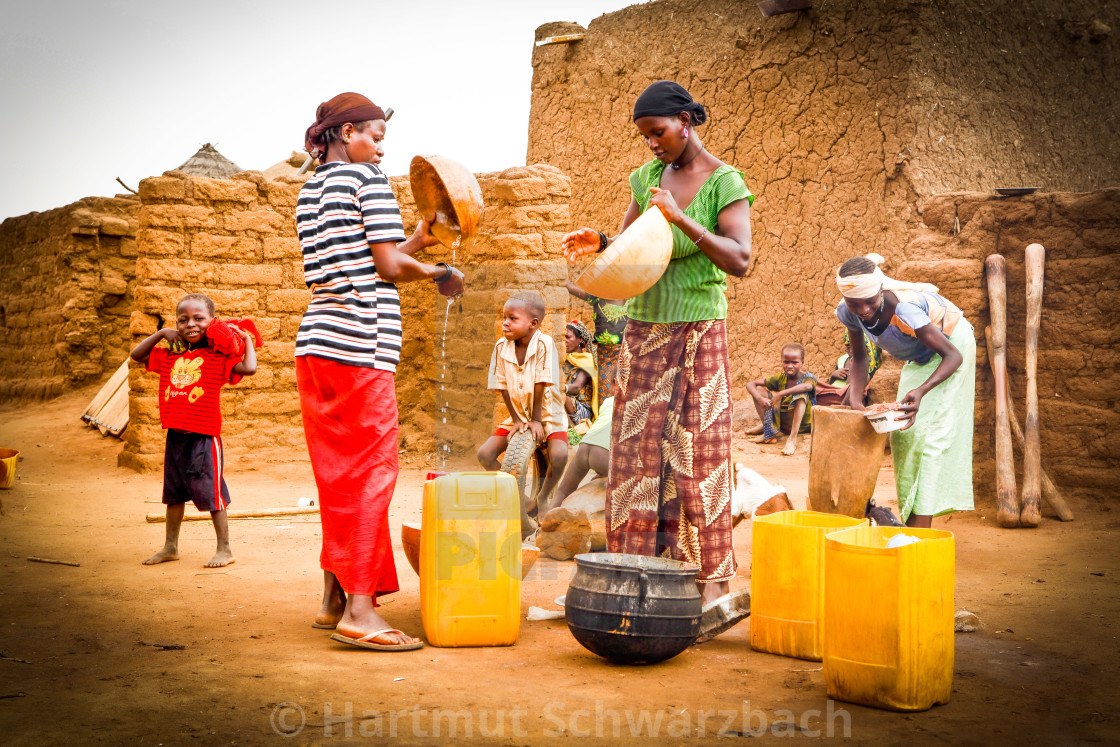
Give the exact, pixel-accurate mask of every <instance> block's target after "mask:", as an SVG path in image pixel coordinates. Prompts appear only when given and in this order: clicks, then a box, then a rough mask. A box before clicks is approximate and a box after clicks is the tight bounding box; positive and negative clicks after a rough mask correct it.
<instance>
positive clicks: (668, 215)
mask: <svg viewBox="0 0 1120 747" xmlns="http://www.w3.org/2000/svg"><path fill="white" fill-rule="evenodd" d="M649 191H650V194H652V195H653V196H652V197H651V198H650V199H649V206H650V207H654V206H657V207H658V208H660V210H661V213H662V215H664V216H665V220H667V221H669V222H670V223H672V224H674V225H679V224H680V222H681V221H683V220H684V211H683V210H681V208H680V206H679V205H677V201H676V199H674V197H673V193H672V192H670V191H669V190H667V189H659V188H658V187H651V188H650V190H649Z"/></svg>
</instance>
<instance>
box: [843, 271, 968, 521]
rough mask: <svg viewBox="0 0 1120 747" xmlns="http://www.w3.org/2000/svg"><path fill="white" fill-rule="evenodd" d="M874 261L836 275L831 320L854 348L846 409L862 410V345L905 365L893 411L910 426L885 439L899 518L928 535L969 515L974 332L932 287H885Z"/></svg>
mask: <svg viewBox="0 0 1120 747" xmlns="http://www.w3.org/2000/svg"><path fill="white" fill-rule="evenodd" d="M882 262H883V258H882V257H880V256H879V255H878V254H869V255H867V256H866V257H853V258H852V259H849V260H848V261H847V262H845V263H844V264H843V265H841V266H840V269H839V270H838V271H837V273H836V285H837V286H838V287H839V288H840V292H841V293H842V294H843V295H844V300H843V301H841V302H840V305H839V306H837V307H836V318H837V319H839V320H840V323H841V324H843V325H844V326H845V327H847V329H848V334H849V337H850V339H851V343H852V370H851V373H850V374H849V386H848V394H849V400H850V401H849V404H851V406H852V408H853V409H855V410H862V409H864V405H863V398H862V397H860V396H853V393H861V392H863V389H864V386H865V384H866V383H867V381H866V380H867V349H866V348H865V346H864V336H867V337H869V338H871V340H872V341H873V342H875V343H876V344H877V345H878V346H879V347H881V348H882V349H883V350H886V351H887V352H888V353H890V354H891V355H893V356H894V357H895V358H898V359H899V360H903V361H906V365H905V366H903V368H902V377H901V378H900V379H899V381H898V401H899V404H900V408H899V409H901V410H902V411H903V412H904V413H905V420H907V421H908V422H907V425H906V426H905V427H904V428H903V429H902V430H898V431H894V432H892V433H891V457H892V458H893V460H894V473H895V483H896V487H897V490H898V509H899V512H900V513H901V514H902V520H903V521H905V522H906V524H907V525H908V526H912V527H924V528H928V527H929V526H930V525H931V524H932V521H933V517H935V516H940V515H942V514H946V513H950V512H952V511H971V510H972V508H973V498H972V414H973V409H974V406H975V397H976V339H975V337H974V333H973V330H972V325H971V324H969V322H968V320H967V319H965V318H964V315H963V314H962V313H961V310H960V309H958V308H957V307H956V306H955V305H953V303H952V302H950V301H948V300H947V299H945V298H944V297H942V296H940V295H938V293H937V286H935V285H930V284H929V283H905V282H902V281H900V280H895V279H893V278H890V277H887V276H886V275H884V274H883V271H882V270H880V269H879V267H878V265H879V264H880V263H882Z"/></svg>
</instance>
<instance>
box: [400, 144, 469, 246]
mask: <svg viewBox="0 0 1120 747" xmlns="http://www.w3.org/2000/svg"><path fill="white" fill-rule="evenodd" d="M408 179H409V182H410V183H411V184H412V199H413V200H415V202H416V210H417V211H418V212H419V213H420V215H421V216H423V217H429V216H431V215H432V214H433V213H434V214H435V216H436V220H435V223H433V224H432V235H433V236H435V237H436V238H437V239H439V240H440V243H442V244H444V245H446V246H449V247H450V246H453V245H454V244H455V242H456V241H460V243H461V242H463V241H466V240H467V239H469V238H470V237H472V236H474V235H475V234H476V233H477V232H478V225H479V223H481V222H482V213H483V203H482V188H481V187H479V186H478V180H477V179H475V178H474V174H472V173H471V172H470V171H469V170H468V169H467V168H466V167H465V166H463V165H462V164H461V163H458V162H457V161H453V160H451V159H450V158H444V157H443V156H416V157H415V158H413V159H412V164H411V166H409V169H408Z"/></svg>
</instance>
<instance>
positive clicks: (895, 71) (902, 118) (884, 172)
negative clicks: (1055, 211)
mask: <svg viewBox="0 0 1120 747" xmlns="http://www.w3.org/2000/svg"><path fill="white" fill-rule="evenodd" d="M814 5H815V6H816V7H815V8H814V9H813V10H811V11H809V12H807V13H793V14H788V15H783V16H776V17H773V18H769V19H766V18H763V17H762V15H761V13H760V12H759V10H758V8H757V5H756V4H755V3H753V2H738V1H737V0H735V1H733V0H700V1H699V2H686V1H685V0H658V1H657V2H651V3H645V4H641V5H634V6H631V7H629V8H626V9H624V10H621V11H618V12H616V13H611V14H608V15H604V16H601V17H599V18H597V19H595V20H594V21H592V22H591V23H590V24H589V26H588V28H587V30H586V31H587V36H586V38H584V39H583V40H582V41H579V42H575V43H572V44H556V45H546V46H542V47H538V48H535V49H534V51H533V68H534V73H533V98H532V108H531V112H530V120H529V147H528V161H529V162H530V163H534V162H547V163H552V164H555V165H556V166H559V167H560V168H561V169H562V170H563V171H564V172H565V173H567V174H568V175H569V176H570V177H571V178H572V204H571V209H572V218H573V223H574V225H576V226H579V225H589V226H593V227H595V228H602V229H604V230H607V231H615V230H617V227H618V226H619V223H620V222H621V219H622V215H623V213H624V211H625V209H626V205H627V202H628V199H629V191H628V188H627V184H626V178H627V175H628V174H629V172H630V171H631V170H633V169H634V168H636V167H637V166H639V165H640V164H642V163H644V162H645V161H647V160H649V158H650V157H651V156H650V153H649V150H648V149H647V148H646V147H645V145H644V143H643V142H642V141H641V140H640V139H639V137H638V136H637V132H636V130H635V129H634V128H633V125H632V123H631V122H630V114H631V111H632V107H633V103H634V100H635V99H636V98H637V96H638V94H639V93H640V92H641V91H642V89H643V88H644V87H645V86H646V85H648V84H649V83H650V82H652V81H654V80H657V79H659V78H670V79H673V80H677V81H678V82H680V83H681V84H683V85H684V86H685V87H686V88H688V89H689V90H690V91H691V93H692V94H693V96H694V97H695V98H696V99H697V100H698V101H700V102H701V103H703V104H704V105H705V106H707V107H708V110H709V121H708V122H707V123H706V124H705V125H703V126H701V127H700V128H698V133H699V135H700V136H701V137H702V138H703V141H704V143H705V145H706V147H707V148H708V149H709V150H710V151H711V152H712V153H714V154H715V155H716V156H717V157H719V158H721V159H723V160H724V161H726V162H728V163H731V164H734V165H736V166H737V167H739V168H740V169H742V170H743V172H744V174H745V178H746V182H747V185H748V186H749V187H750V188H751V189H752V190H753V191H754V192H755V193H756V194H757V195H758V199H757V200H756V202H755V205H754V210H753V220H752V223H753V228H754V257H755V259H754V267H753V269H752V271H751V273H750V275H749V276H748V277H747V278H745V279H742V280H736V279H734V278H732V279H729V290H728V298H729V304H730V310H731V314H730V316H729V319H728V328H729V335H730V348H731V360H732V365H733V368H734V370H735V375H734V381H733V384H734V386H735V388H736V390H737V392H736V393H737V394H738V395H739V397H740V398H741V397H742V396H743V394H742V392H743V386H744V385H745V383H746V382H747V381H749V380H751V379H753V378H755V377H757V376H759V375H762V374H769V373H772V372H773V370H775V369H776V368H777V361H778V349H779V347H780V346H781V345H782V344H783V343H784V342H786V341H788V340H799V341H800V342H802V343H803V344H804V345H805V347H806V349H807V358H808V363H809V367H810V369H811V370H813V371H814V372H815V373H818V374H821V373H827V370H831V364H833V363H834V362H835V359H836V356H837V355H839V354H840V353H842V352H843V350H842V348H841V343H840V334H841V331H840V328H839V326H838V324H837V322H836V321H835V319H834V317H833V315H832V312H833V309H834V307H835V304H836V302H837V300H838V298H839V296H838V294H837V292H836V291H835V288H834V285H832V281H831V276H832V273H833V272H834V271H835V268H836V266H837V265H838V264H839V263H840V262H842V261H843V260H844V259H846V258H847V257H849V256H852V255H855V254H863V253H866V252H869V251H876V252H879V253H880V254H882V255H884V256H886V257H888V258H889V259H891V260H892V261H895V262H902V261H905V259H906V256H905V252H906V246H907V241H908V239H909V237H910V232H911V231H913V230H916V229H917V228H918V227H919V225H920V222H919V220H918V216H917V214H916V211H915V210H916V205H917V203H918V201H919V200H920V199H922V198H925V197H929V196H931V195H933V194H935V193H937V192H942V191H946V190H954V191H959V190H987V189H990V188H992V187H996V186H1020V185H1029V186H1042V187H1044V188H1045V189H1048V190H1090V189H1096V188H1099V187H1101V186H1107V185H1115V184H1117V183H1120V146H1118V142H1120V141H1118V138H1117V135H1116V130H1117V127H1116V123H1117V115H1118V114H1120V95H1118V94H1120V91H1118V88H1120V75H1118V73H1120V65H1118V64H1117V63H1118V53H1117V46H1116V45H1117V39H1116V38H1114V36H1112V35H1105V36H1104V37H1103V38H1102V37H1101V36H1100V34H1101V33H1102V32H1101V26H1100V24H1103V25H1104V26H1108V27H1111V28H1112V29H1118V30H1120V8H1118V7H1117V6H1115V5H1112V6H1100V5H1099V4H1096V3H1091V2H1084V1H1082V2H1071V3H1062V4H1055V3H1049V2H1044V1H1042V0H1031V1H1029V2H1016V3H1012V2H1006V1H1004V2H983V0H976V1H974V2H968V3H965V2H959V1H956V2H947V3H917V2H910V3H898V2H893V1H891V2H888V1H887V0H880V1H878V2H828V1H827V0H818V1H817V2H816V3H814ZM1094 22H1096V23H1097V24H1098V25H1094ZM1094 29H1096V31H1094ZM574 31H582V29H581V28H580V27H579V26H576V25H575V24H567V23H555V24H547V25H545V26H542V27H541V28H539V29H538V30H537V38H538V39H541V38H543V37H545V36H552V35H557V34H563V33H572V32H574ZM1094 34H1095V36H1094ZM1094 39H1095V40H1094ZM826 369H827V370H826Z"/></svg>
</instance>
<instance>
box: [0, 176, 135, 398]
mask: <svg viewBox="0 0 1120 747" xmlns="http://www.w3.org/2000/svg"><path fill="white" fill-rule="evenodd" d="M139 207H140V205H139V202H137V201H136V200H134V199H129V198H127V197H119V198H114V197H87V198H85V199H83V200H79V201H78V202H75V203H73V204H70V205H66V206H65V207H60V208H56V209H54V210H49V211H47V212H45V213H29V214H27V215H22V216H19V217H18V218H9V219H8V220H5V221H4V223H3V225H0V401H3V400H7V399H14V398H21V397H28V398H47V397H55V396H58V395H59V394H62V393H63V392H64V391H66V390H67V389H69V388H72V387H75V386H80V385H82V384H86V383H90V382H93V381H96V380H97V379H98V378H100V377H102V376H103V375H105V374H108V373H109V372H111V371H113V370H114V369H116V368H117V367H118V366H120V364H121V362H122V361H124V359H125V358H126V357H127V356H128V347H129V342H130V337H129V335H128V315H129V311H130V310H131V301H132V294H131V287H132V280H133V276H134V275H135V257H136V242H135V240H134V238H133V237H134V235H135V233H136V214H137V212H138V211H139Z"/></svg>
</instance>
